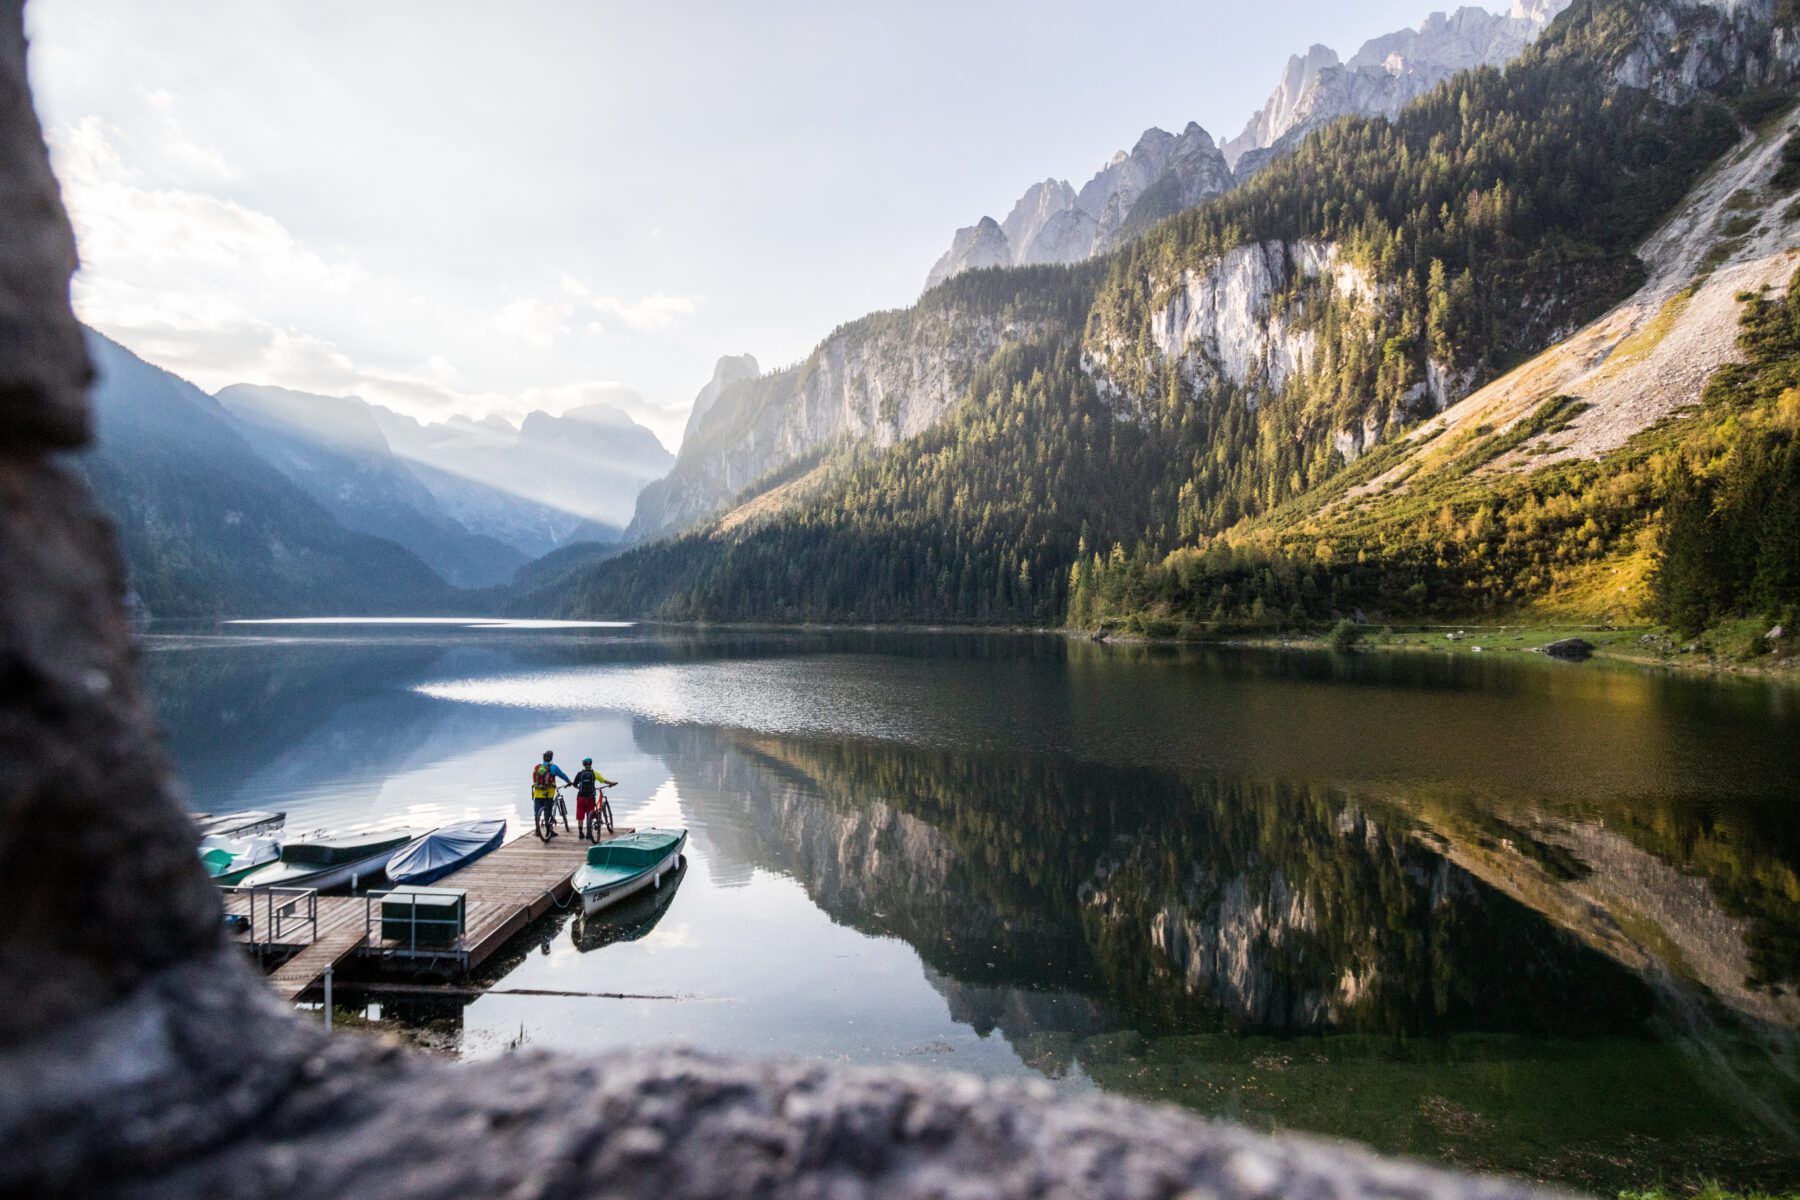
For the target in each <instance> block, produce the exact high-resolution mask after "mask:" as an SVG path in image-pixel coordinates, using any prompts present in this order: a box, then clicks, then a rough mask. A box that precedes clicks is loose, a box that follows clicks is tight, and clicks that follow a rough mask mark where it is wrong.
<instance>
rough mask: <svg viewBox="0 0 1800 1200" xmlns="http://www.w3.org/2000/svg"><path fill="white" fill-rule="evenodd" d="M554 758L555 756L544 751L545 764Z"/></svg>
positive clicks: (550, 752)
mask: <svg viewBox="0 0 1800 1200" xmlns="http://www.w3.org/2000/svg"><path fill="white" fill-rule="evenodd" d="M555 757H556V755H555V754H554V753H553V752H552V751H549V750H546V751H544V761H545V762H549V761H550V760H551V759H553V758H555Z"/></svg>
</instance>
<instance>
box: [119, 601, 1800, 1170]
mask: <svg viewBox="0 0 1800 1200" xmlns="http://www.w3.org/2000/svg"><path fill="white" fill-rule="evenodd" d="M148 644H149V646H150V647H151V652H150V653H149V654H148V656H147V666H148V668H149V675H150V679H151V683H152V688H153V692H154V694H155V695H156V697H157V701H158V704H159V706H160V708H161V711H162V712H163V714H164V716H165V719H166V720H167V721H168V722H169V724H170V731H171V745H172V747H173V750H174V753H175V756H176V758H177V760H178V762H179V764H180V766H181V769H182V771H183V774H184V777H185V778H186V779H187V780H188V782H189V784H190V786H191V787H192V788H193V789H194V792H195V803H196V805H197V806H200V807H207V808H213V809H222V808H227V807H232V806H239V807H243V806H249V805H252V804H255V805H258V806H282V807H286V808H288V809H289V811H290V813H291V814H292V815H291V816H290V827H291V828H310V827H313V826H315V825H325V824H344V823H350V822H354V821H358V820H374V819H381V818H392V817H395V816H404V817H405V818H406V819H409V820H414V821H420V822H425V821H431V820H443V819H450V818H451V817H453V816H457V815H461V814H464V813H481V814H488V813H499V814H510V815H513V816H514V817H516V818H518V819H519V820H520V821H521V822H522V823H523V822H524V821H525V820H526V819H527V818H526V815H525V812H524V801H523V799H522V797H521V794H520V793H521V792H522V790H523V789H522V787H521V783H522V777H523V774H524V772H525V771H527V770H528V768H529V764H530V763H531V762H532V761H534V760H535V759H536V757H537V752H538V751H539V750H541V749H542V748H544V747H545V746H550V747H553V748H556V749H558V750H559V754H560V756H561V757H564V758H577V757H579V756H580V755H581V754H584V753H592V754H593V755H594V757H595V759H596V765H597V766H599V767H600V768H601V769H603V770H604V771H606V773H608V774H609V775H612V776H613V777H615V778H620V779H622V780H625V781H626V783H625V785H624V786H622V787H621V788H620V789H619V791H618V792H617V793H616V794H615V807H616V808H617V809H618V812H619V819H620V821H621V822H622V823H631V824H662V825H666V824H677V823H679V824H683V825H686V826H688V827H690V829H691V830H692V835H691V841H690V844H689V855H690V859H691V864H690V866H689V867H688V868H687V869H686V870H685V871H684V873H683V878H682V879H681V880H680V881H679V886H676V887H665V888H664V889H663V891H662V892H660V893H658V894H655V895H653V896H651V897H646V898H643V902H642V903H641V904H636V905H633V906H628V907H622V908H621V910H620V911H619V912H618V913H616V914H611V915H608V914H602V918H601V919H599V920H596V921H589V922H583V921H581V920H579V919H578V918H576V919H571V918H570V917H569V916H568V915H567V914H563V915H561V916H559V917H558V918H557V919H556V920H554V921H551V922H546V923H544V924H543V925H542V926H541V927H540V928H539V929H535V930H533V931H532V932H531V933H529V934H528V935H527V937H526V938H525V939H522V941H521V942H520V943H519V944H517V945H516V946H515V948H514V951H513V954H512V955H511V956H510V957H509V958H508V959H507V960H506V963H505V965H504V967H502V968H500V970H502V971H504V975H503V976H502V977H501V978H502V980H503V983H504V985H505V986H507V987H517V988H533V989H539V990H544V991H550V990H561V991H567V992H581V991H588V992H629V993H634V994H658V995H668V996H673V997H679V999H675V1000H669V1001H652V1000H643V1001H608V1000H601V999H582V998H571V999H567V1000H557V999H550V998H543V997H536V998H534V997H527V996H519V995H508V994H493V995H488V996H484V997H482V998H480V999H478V1000H476V1001H474V1002H473V1003H470V1004H468V1005H467V1006H461V1005H456V1006H450V1007H448V1008H446V1007H445V1006H444V1005H443V1003H442V1002H441V1001H434V1002H427V1001H421V1000H418V999H404V1000H403V999H399V998H394V999H391V1000H386V1001H384V1002H383V1010H384V1012H385V1013H386V1014H387V1015H388V1016H390V1017H397V1018H400V1019H403V1020H416V1021H426V1020H430V1021H433V1022H436V1023H438V1024H440V1025H447V1026H449V1027H451V1028H452V1029H453V1030H454V1036H455V1037H458V1038H460V1044H461V1046H462V1051H463V1053H465V1054H468V1055H482V1054H490V1053H498V1052H502V1051H503V1050H505V1049H506V1048H507V1047H509V1046H511V1045H515V1044H518V1043H519V1042H520V1041H525V1042H529V1043H530V1044H532V1045H534V1046H538V1047H547V1048H551V1049H557V1048H570V1049H583V1050H588V1049H604V1048H605V1047H606V1046H608V1045H619V1044H628V1043H637V1042H641V1041H643V1040H645V1039H651V1040H660V1041H684V1042H688V1043H690V1044H697V1045H700V1046H701V1047H703V1048H707V1049H714V1050H719V1051H722V1052H731V1053H750V1054H758V1053H790V1054H791V1053H806V1054H814V1055H817V1056H820V1057H824V1058H828V1059H833V1060H846V1061H893V1060H911V1061H923V1062H927V1063H936V1064H940V1065H946V1066H952V1067H958V1068H962V1069H969V1070H977V1071H985V1072H990V1073H993V1072H1031V1073H1036V1074H1040V1075H1042V1076H1044V1077H1048V1078H1050V1079H1054V1080H1058V1081H1061V1083H1062V1084H1063V1085H1064V1086H1068V1087H1073V1088H1084V1087H1092V1086H1099V1087H1102V1088H1106V1089H1109V1090H1116V1091H1121V1092H1126V1093H1130V1094H1134V1095H1139V1096H1146V1097H1152V1098H1158V1099H1166V1100H1170V1101H1174V1102H1178V1103H1183V1104H1187V1105H1190V1106H1193V1107H1195V1108H1198V1109H1200V1110H1202V1111H1205V1112H1208V1113H1215V1114H1218V1115H1222V1116H1228V1117H1232V1118H1235V1119H1240V1120H1246V1121H1249V1122H1252V1123H1254V1124H1258V1125H1261V1126H1264V1127H1278V1128H1299V1129H1307V1130H1315V1131H1320V1132H1325V1133H1330V1134H1337V1135H1342V1136H1349V1137H1356V1138H1360V1139H1362V1140H1365V1141H1369V1142H1372V1143H1374V1144H1376V1145H1377V1146H1380V1147H1382V1148H1384V1149H1387V1150H1393V1151H1402V1152H1408V1153H1416V1154H1423V1155H1428V1156H1432V1157H1435V1158H1439V1159H1442V1160H1446V1161H1453V1162H1457V1163H1461V1164H1464V1165H1471V1166H1485V1167H1495V1168H1502V1169H1510V1170H1519V1171H1526V1172H1530V1173H1533V1174H1536V1175H1539V1176H1542V1177H1547V1178H1554V1179H1558V1180H1563V1181H1567V1182H1571V1183H1575V1184H1580V1185H1585V1186H1590V1187H1596V1188H1609V1187H1617V1186H1623V1185H1627V1184H1642V1183H1643V1182H1644V1181H1645V1180H1647V1179H1651V1178H1655V1177H1657V1176H1659V1175H1667V1176H1671V1177H1678V1176H1681V1175H1683V1174H1708V1175H1713V1176H1718V1177H1721V1178H1726V1179H1734V1178H1736V1179H1744V1180H1748V1181H1754V1182H1758V1183H1761V1184H1763V1185H1765V1186H1766V1185H1771V1184H1775V1183H1780V1182H1784V1181H1791V1180H1792V1179H1794V1177H1795V1174H1796V1170H1797V1167H1796V1163H1797V1161H1800V1149H1797V1145H1800V1119H1797V1112H1796V1108H1797V1104H1796V1096H1797V1094H1800V1073H1797V1072H1796V1067H1795V1063H1796V1059H1795V1050H1796V1046H1797V1044H1800V1043H1797V1038H1796V1027H1797V1026H1800V1001H1797V1000H1796V996H1795V991H1794V989H1795V987H1796V985H1800V877H1797V876H1796V865H1797V864H1800V814H1796V813H1795V812H1794V811H1793V807H1792V802H1793V798H1794V797H1795V796H1796V795H1800V762H1797V761H1796V757H1795V756H1794V755H1793V752H1792V747H1793V746H1794V745H1795V744H1797V743H1796V741H1795V740H1794V738H1795V735H1796V733H1800V706H1796V704H1795V703H1794V698H1793V695H1792V693H1790V692H1785V691H1783V690H1782V689H1780V688H1775V687H1765V686H1762V685H1757V684H1745V683H1742V682H1739V681H1714V680H1685V679H1671V678H1667V677H1661V676H1655V675H1650V674H1647V673H1639V672H1630V671H1616V670H1608V669H1606V668H1603V667H1599V666H1597V665H1594V666H1588V667H1582V668H1564V667H1561V666H1559V665H1557V664H1550V663H1543V662H1537V661H1532V662H1523V661H1512V662H1506V661H1493V662H1479V663H1471V662H1470V661H1469V660H1449V659H1446V658H1432V657H1404V656H1359V657H1357V658H1354V659H1346V658H1333V657H1331V656H1328V655H1322V654H1279V653H1273V652H1244V651H1179V652H1177V651H1161V650H1153V649H1147V648H1129V647H1126V648H1121V647H1095V646H1090V645H1087V644H1083V643H1067V642H1063V641H1060V640H1057V639H1048V638H1019V637H985V636H974V635H941V636H925V635H899V634H892V635H877V634H867V635H862V634H838V635H792V634H719V635H686V634H674V635H671V634H668V633H666V632H662V633H658V632H655V631H641V630H639V631H612V630H609V631H598V632H596V631H467V630H441V629H440V630H409V629H401V630H394V629H382V630H378V631H363V632H356V631H352V632H348V633H346V632H345V631H344V630H342V629H336V630H333V631H331V632H330V633H329V634H327V633H308V634H303V635H290V636H277V637H271V636H269V635H268V633H267V629H266V627H264V628H259V630H258V631H257V633H256V634H255V635H249V634H230V635H227V636H215V635H214V633H212V632H211V631H206V632H205V633H204V634H203V635H200V636H178V637H177V636H171V637H167V638H162V637H155V636H153V637H152V638H150V639H149V642H148ZM518 827H522V826H515V828H518ZM565 926H566V927H567V928H566V932H567V936H563V932H564V927H565Z"/></svg>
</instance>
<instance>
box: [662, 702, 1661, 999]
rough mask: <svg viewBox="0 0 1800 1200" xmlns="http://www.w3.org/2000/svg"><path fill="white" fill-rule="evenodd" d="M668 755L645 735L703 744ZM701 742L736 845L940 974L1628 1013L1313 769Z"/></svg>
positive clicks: (1525, 920)
mask: <svg viewBox="0 0 1800 1200" xmlns="http://www.w3.org/2000/svg"><path fill="white" fill-rule="evenodd" d="M645 732H648V731H645ZM649 736H652V737H671V738H677V739H688V738H711V737H714V736H716V735H713V734H711V733H699V732H694V731H688V732H683V733H677V732H673V731H669V732H665V733H662V734H650V735H649ZM684 749H685V752H682V751H676V750H674V748H673V747H667V748H663V747H659V748H658V750H659V752H661V753H664V754H665V757H666V758H667V759H668V760H669V761H671V762H674V763H678V764H679V763H691V762H694V761H696V760H697V759H698V760H706V759H707V758H708V757H709V756H708V755H707V753H706V752H705V751H703V750H702V749H701V747H699V746H697V745H690V746H687V747H685V748H684ZM710 757H711V761H713V762H714V763H724V762H729V763H736V764H737V766H736V767H735V768H731V773H732V774H733V775H734V776H735V777H734V778H730V779H727V778H723V777H715V778H714V779H713V780H712V781H711V786H712V789H713V790H716V791H718V792H720V793H721V794H723V793H731V794H733V796H734V799H736V800H737V801H738V803H739V804H740V805H741V806H743V807H744V808H746V809H747V810H748V811H747V813H746V820H745V821H744V825H743V829H742V831H741V835H742V836H745V837H746V838H747V840H746V843H745V844H744V845H743V847H742V849H743V852H744V853H746V854H748V855H751V856H753V857H755V858H757V859H758V860H759V861H760V862H761V863H762V864H763V865H765V866H769V867H772V868H774V869H780V870H785V871H788V872H791V873H792V874H794V875H795V876H796V877H797V878H799V879H800V880H801V881H802V882H803V883H805V885H806V886H807V888H808V890H809V892H811V894H812V895H813V896H814V898H815V900H817V901H818V902H819V903H820V904H821V906H822V907H824V908H826V910H827V911H828V912H830V913H831V914H832V915H833V916H834V917H835V918H836V919H839V920H843V921H846V922H849V923H852V924H855V925H856V926H857V927H858V928H863V929H866V930H868V931H869V932H876V933H887V934H892V935H896V936H900V937H903V938H905V939H906V940H907V941H909V942H910V943H911V944H912V945H913V946H915V947H916V948H917V950H918V952H919V954H920V955H921V957H923V958H924V959H925V961H926V963H927V964H929V965H930V966H931V967H932V968H933V969H934V970H936V971H938V972H939V973H941V974H943V975H944V976H947V977H949V978H951V979H954V980H956V981H958V982H959V983H962V984H979V985H994V984H999V983H1010V984H1013V985H1016V986H1022V987H1027V988H1034V989H1039V990H1059V991H1060V990H1066V989H1071V988H1073V989H1075V990H1078V991H1083V992H1086V993H1087V994H1089V995H1093V996H1103V997H1104V998H1105V1002H1106V1004H1107V1006H1108V1007H1109V1008H1113V1009H1117V1010H1119V1011H1120V1012H1121V1013H1124V1014H1129V1015H1130V1016H1131V1017H1132V1019H1133V1023H1134V1024H1135V1025H1137V1026H1138V1027H1141V1028H1146V1029H1183V1028H1197V1027H1204V1026H1209V1025H1213V1024H1217V1023H1219V1022H1221V1021H1224V1022H1228V1023H1231V1024H1236V1025H1243V1026H1250V1027H1257V1028H1269V1029H1300V1028H1359V1029H1380V1030H1392V1031H1414V1030H1433V1029H1486V1030H1529V1031H1538V1032H1550V1031H1556V1032H1591V1031H1596V1030H1619V1029H1635V1028H1637V1027H1639V1026H1640V1025H1641V1023H1642V1021H1643V1019H1644V1018H1645V1017H1646V1016H1647V1015H1648V1013H1649V1007H1650V993H1649V992H1648V990H1647V989H1646V988H1644V987H1643V986H1642V985H1641V984H1640V983H1639V982H1638V981H1637V980H1636V979H1634V978H1633V977H1632V975H1631V974H1630V973H1629V972H1627V971H1625V970H1623V969H1622V968H1620V967H1619V966H1618V965H1617V964H1615V963H1613V962H1611V961H1609V960H1608V959H1606V958H1605V957H1604V956H1602V955H1599V954H1596V953H1594V952H1593V951H1592V950H1591V949H1589V948H1588V947H1586V946H1584V945H1583V944H1581V942H1580V941H1579V940H1577V939H1576V938H1574V937H1571V936H1570V935H1568V934H1567V933H1565V932H1564V931H1562V930H1559V929H1557V928H1556V927H1554V926H1553V925H1551V924H1549V923H1548V922H1545V921H1544V920H1543V919H1542V918H1541V917H1539V916H1538V915H1537V914H1534V913H1533V912H1531V911H1530V910H1529V909H1528V908H1526V907H1525V906H1524V905H1522V904H1520V903H1518V902H1517V901H1516V900H1514V899H1512V898H1510V897H1508V896H1506V895H1504V894H1502V893H1500V892H1499V891H1497V890H1496V889H1494V888H1492V887H1490V886H1488V885H1486V884H1484V883H1482V882H1480V881H1479V880H1477V879H1476V878H1475V877H1474V876H1472V875H1471V874H1469V873H1468V872H1467V871H1464V870H1462V869H1461V868H1459V867H1456V866H1454V865H1453V864H1451V863H1449V862H1448V861H1446V860H1445V859H1444V858H1443V856H1442V855H1440V854H1438V853H1436V852H1435V851H1433V850H1432V849H1430V848H1429V847H1427V846H1425V845H1423V844H1421V843H1419V842H1418V841H1416V840H1414V839H1412V838H1410V837H1408V836H1406V828H1407V826H1406V824H1405V822H1403V821H1402V820H1401V819H1400V818H1399V817H1398V815H1397V814H1394V815H1391V816H1385V817H1384V818H1383V820H1382V822H1379V823H1378V822H1377V821H1375V820H1374V819H1372V818H1371V817H1370V816H1369V815H1367V814H1366V813H1364V812H1362V811H1360V810H1358V809H1357V808H1355V807H1354V806H1352V805H1351V804H1350V803H1348V802H1347V801H1346V800H1345V799H1344V798H1343V797H1341V796H1340V795H1338V794H1336V793H1334V792H1332V791H1330V790H1328V789H1322V788H1318V789H1308V788H1292V787H1286V786H1280V785H1259V784H1249V783H1244V782H1241V781H1236V780H1211V779H1208V780H1199V781H1193V780H1184V779H1181V778H1179V777H1178V776H1176V775H1174V774H1173V773H1169V772H1162V771H1151V770H1126V769H1119V768H1113V767H1103V766H1095V765H1092V764H1084V763H1079V762H1073V761H1070V760H1067V759H1062V758H1052V757H1044V756H1007V755H998V754H968V753H963V752H958V751H950V750H937V749H925V748H918V747H911V746H900V745H892V744H877V743H867V742H816V741H804V742H803V741H797V740H794V739H781V738H769V737H750V736H738V737H734V738H731V739H729V741H728V742H727V743H726V744H725V745H722V746H720V747H718V748H717V749H716V750H714V751H713V752H712V755H711V756H710ZM681 770H682V768H681V767H679V766H678V767H677V775H678V778H679V775H680V772H681ZM683 792H684V794H688V788H687V787H685V786H684V787H683ZM1390 826H1391V827H1390ZM1396 831H1398V832H1397V833H1396Z"/></svg>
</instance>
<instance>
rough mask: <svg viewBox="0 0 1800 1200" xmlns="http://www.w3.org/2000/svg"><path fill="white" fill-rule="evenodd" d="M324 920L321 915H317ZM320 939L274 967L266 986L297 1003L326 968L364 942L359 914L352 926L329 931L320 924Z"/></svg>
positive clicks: (339, 960)
mask: <svg viewBox="0 0 1800 1200" xmlns="http://www.w3.org/2000/svg"><path fill="white" fill-rule="evenodd" d="M320 916H321V918H323V916H324V913H323V912H321V913H320ZM320 926H321V927H320V930H319V937H318V939H317V940H316V941H314V942H313V943H312V945H310V946H307V947H306V948H305V949H303V950H301V951H300V953H298V954H296V955H294V957H292V958H290V959H288V960H287V961H286V962H284V963H282V964H281V965H280V966H279V967H277V968H275V972H274V973H273V974H272V975H270V976H269V985H270V986H271V987H273V988H274V989H275V994H276V995H278V996H280V997H281V998H282V999H283V1000H287V1001H289V1002H292V1001H295V1000H298V999H299V998H300V997H301V996H302V995H304V994H305V993H306V989H308V988H310V987H311V986H312V985H313V984H315V983H317V982H318V981H319V979H320V977H321V976H323V975H324V974H325V970H326V968H327V967H335V966H337V964H338V963H340V962H342V961H344V959H346V958H348V957H349V956H350V955H352V954H354V953H355V952H356V951H357V950H358V949H359V948H360V947H361V946H362V944H363V942H364V941H365V940H366V939H365V938H364V936H363V921H362V916H361V914H358V915H357V919H356V921H355V922H354V923H349V922H341V923H339V924H337V925H335V926H333V927H332V928H330V929H326V928H324V921H323V920H321V921H320Z"/></svg>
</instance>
